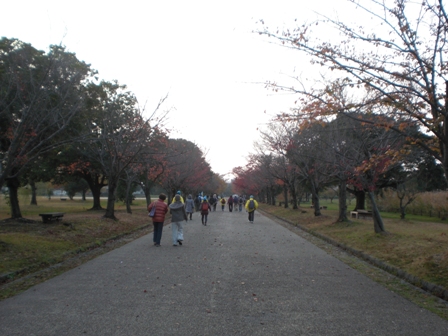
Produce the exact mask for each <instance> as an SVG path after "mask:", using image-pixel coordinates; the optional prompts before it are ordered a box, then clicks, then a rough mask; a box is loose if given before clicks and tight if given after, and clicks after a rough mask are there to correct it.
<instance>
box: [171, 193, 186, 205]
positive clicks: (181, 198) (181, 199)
mask: <svg viewBox="0 0 448 336" xmlns="http://www.w3.org/2000/svg"><path fill="white" fill-rule="evenodd" d="M176 195H179V196H180V201H181V202H182V204H183V203H184V198H183V197H182V193H181V191H180V190H178V191H177V193H176ZM175 200H176V196H174V197H173V200H172V201H171V203H174V202H175Z"/></svg>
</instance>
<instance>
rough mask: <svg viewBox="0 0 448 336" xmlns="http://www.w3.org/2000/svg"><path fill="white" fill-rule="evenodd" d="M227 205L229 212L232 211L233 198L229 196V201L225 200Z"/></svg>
mask: <svg viewBox="0 0 448 336" xmlns="http://www.w3.org/2000/svg"><path fill="white" fill-rule="evenodd" d="M227 204H228V205H229V212H232V211H233V197H232V196H230V197H229V199H228V200H227Z"/></svg>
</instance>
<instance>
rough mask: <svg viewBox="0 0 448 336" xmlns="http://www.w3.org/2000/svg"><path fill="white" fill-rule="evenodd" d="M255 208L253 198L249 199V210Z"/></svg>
mask: <svg viewBox="0 0 448 336" xmlns="http://www.w3.org/2000/svg"><path fill="white" fill-rule="evenodd" d="M254 209H255V202H254V200H250V201H249V210H254Z"/></svg>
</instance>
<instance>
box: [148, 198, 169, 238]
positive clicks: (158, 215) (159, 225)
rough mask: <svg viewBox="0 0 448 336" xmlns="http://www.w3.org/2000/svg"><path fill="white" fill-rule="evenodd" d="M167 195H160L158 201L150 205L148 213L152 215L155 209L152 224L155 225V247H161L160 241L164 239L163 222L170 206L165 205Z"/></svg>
mask: <svg viewBox="0 0 448 336" xmlns="http://www.w3.org/2000/svg"><path fill="white" fill-rule="evenodd" d="M165 200H166V195H165V194H160V195H159V199H158V200H157V201H154V202H152V203H151V204H150V205H148V211H149V212H150V213H151V210H152V208H153V207H155V213H154V216H153V217H152V224H153V225H154V231H153V237H152V241H153V242H154V245H155V246H157V247H159V246H160V240H161V239H162V231H163V222H164V221H165V215H166V213H167V212H168V205H166V203H165Z"/></svg>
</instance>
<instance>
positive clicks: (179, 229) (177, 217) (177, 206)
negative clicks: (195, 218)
mask: <svg viewBox="0 0 448 336" xmlns="http://www.w3.org/2000/svg"><path fill="white" fill-rule="evenodd" d="M169 208H170V213H171V229H172V234H173V236H172V238H173V246H177V244H179V245H182V242H183V241H184V228H183V225H182V222H183V221H185V222H186V221H187V212H186V211H185V206H184V204H183V203H182V202H181V200H180V195H176V196H175V197H174V203H171V204H170V206H169Z"/></svg>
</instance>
